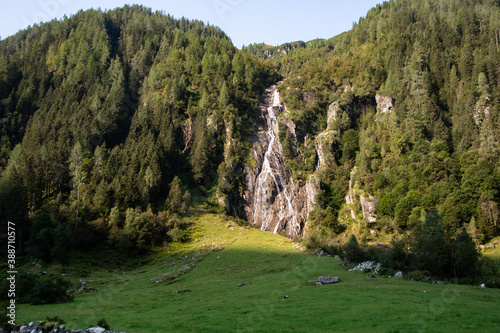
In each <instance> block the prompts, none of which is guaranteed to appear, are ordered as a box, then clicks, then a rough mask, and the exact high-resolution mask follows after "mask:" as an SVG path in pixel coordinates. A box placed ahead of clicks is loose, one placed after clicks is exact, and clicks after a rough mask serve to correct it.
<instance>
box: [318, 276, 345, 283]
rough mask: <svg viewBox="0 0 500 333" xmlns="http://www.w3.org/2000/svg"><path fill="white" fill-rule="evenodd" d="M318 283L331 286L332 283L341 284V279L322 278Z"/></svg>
mask: <svg viewBox="0 0 500 333" xmlns="http://www.w3.org/2000/svg"><path fill="white" fill-rule="evenodd" d="M318 281H319V282H320V283H321V284H330V283H339V282H340V278H338V277H336V276H335V277H325V276H320V277H319V278H318Z"/></svg>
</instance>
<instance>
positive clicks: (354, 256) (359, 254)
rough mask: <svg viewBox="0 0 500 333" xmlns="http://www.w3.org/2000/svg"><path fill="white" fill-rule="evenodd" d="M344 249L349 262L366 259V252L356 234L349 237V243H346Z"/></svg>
mask: <svg viewBox="0 0 500 333" xmlns="http://www.w3.org/2000/svg"><path fill="white" fill-rule="evenodd" d="M342 250H343V257H344V259H345V260H347V261H349V262H352V263H358V262H362V261H363V260H364V257H365V254H364V252H363V250H361V248H360V247H359V244H358V240H357V239H356V236H354V235H351V237H349V240H348V241H347V244H346V245H344V247H343V249H342Z"/></svg>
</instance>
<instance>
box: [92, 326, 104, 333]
mask: <svg viewBox="0 0 500 333" xmlns="http://www.w3.org/2000/svg"><path fill="white" fill-rule="evenodd" d="M105 330H106V329H105V328H102V327H91V328H89V329H88V332H89V333H102V332H104V331H105Z"/></svg>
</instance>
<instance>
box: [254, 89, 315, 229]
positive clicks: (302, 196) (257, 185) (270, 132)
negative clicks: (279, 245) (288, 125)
mask: <svg viewBox="0 0 500 333" xmlns="http://www.w3.org/2000/svg"><path fill="white" fill-rule="evenodd" d="M260 108H261V110H262V113H263V114H262V116H263V118H264V119H265V126H264V127H263V128H261V129H260V130H259V131H258V132H257V135H256V137H255V139H254V140H252V141H253V149H252V161H251V164H250V165H249V166H247V168H246V178H245V182H246V186H247V191H246V192H245V197H244V199H245V202H246V205H245V210H246V218H247V220H248V221H249V222H250V223H255V224H257V225H259V226H260V228H261V229H262V230H271V231H273V232H274V233H282V232H284V233H285V234H286V235H287V236H289V237H291V238H295V237H299V236H301V235H302V233H303V229H304V226H305V224H306V221H307V218H308V215H309V209H311V206H312V202H310V201H311V200H314V194H313V193H308V189H310V187H308V186H306V184H304V183H300V182H298V181H296V180H295V179H294V177H293V174H292V170H291V169H290V167H289V166H288V165H287V164H286V160H285V158H284V156H283V151H282V146H281V142H280V138H279V136H278V133H279V124H280V123H279V122H278V117H279V115H280V114H281V113H282V112H284V111H285V109H284V106H283V105H282V104H281V101H280V94H279V92H278V89H277V87H276V86H275V85H273V86H271V87H269V88H268V89H267V90H266V92H265V95H264V96H263V98H262V101H261V107H260ZM308 198H309V201H308ZM310 198H312V199H310Z"/></svg>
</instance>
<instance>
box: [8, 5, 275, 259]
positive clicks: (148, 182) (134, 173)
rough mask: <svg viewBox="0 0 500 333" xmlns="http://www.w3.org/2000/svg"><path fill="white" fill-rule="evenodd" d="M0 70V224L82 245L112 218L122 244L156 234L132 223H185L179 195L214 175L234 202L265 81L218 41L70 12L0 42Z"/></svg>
mask: <svg viewBox="0 0 500 333" xmlns="http://www.w3.org/2000/svg"><path fill="white" fill-rule="evenodd" d="M0 63H1V64H2V66H1V68H0V108H1V122H0V126H1V128H0V130H1V133H0V137H1V140H2V152H1V154H2V155H1V158H0V168H1V169H2V179H1V182H0V187H1V191H0V193H1V200H0V202H1V204H0V212H1V213H0V216H1V219H2V223H5V222H6V221H7V220H13V221H17V222H18V223H19V226H20V227H22V226H23V222H24V221H27V220H28V218H30V219H31V218H34V217H36V216H40V215H42V214H43V213H46V214H47V215H48V216H49V217H50V222H51V223H52V224H51V223H49V224H48V225H46V224H43V223H42V224H41V225H43V226H45V227H47V228H49V229H51V230H52V229H54V228H56V226H59V225H62V227H61V228H64V229H67V227H68V226H69V227H70V228H71V229H73V231H72V234H73V235H76V234H79V235H81V236H82V237H83V235H87V236H86V237H88V238H87V239H86V240H81V242H82V244H83V243H87V242H89V241H90V242H91V239H92V238H94V236H96V235H95V232H96V230H97V229H100V230H101V231H105V232H107V231H109V229H110V227H111V225H112V224H113V223H109V221H110V219H112V218H111V215H110V214H111V211H113V212H114V213H113V214H115V216H117V217H118V219H117V220H116V221H118V222H117V223H116V224H113V225H115V226H116V228H118V229H123V230H125V229H129V230H128V231H126V232H125V231H124V234H123V235H122V236H123V237H122V238H123V241H125V243H127V242H128V241H130V240H132V243H136V240H138V239H139V238H141V237H142V236H140V234H143V235H144V234H148V233H149V232H150V231H151V228H153V229H154V228H157V227H159V228H160V230H164V228H165V227H164V226H165V223H164V222H158V221H156V222H154V223H153V225H155V226H154V227H152V225H150V226H149V227H147V226H146V225H147V223H146V222H145V220H142V222H140V221H139V220H135V217H132V215H134V216H135V215H137V216H139V215H140V214H141V213H142V212H146V211H147V212H148V214H150V215H149V216H150V217H152V216H154V219H156V217H157V213H158V212H162V211H168V212H167V213H168V214H166V215H165V216H172V214H176V213H183V212H185V210H186V209H185V208H184V209H181V207H186V205H187V206H189V196H183V195H181V196H180V197H177V196H176V195H175V193H177V192H176V191H177V190H178V189H179V188H183V189H184V190H185V189H186V188H190V189H194V188H198V189H199V190H200V191H201V193H200V194H199V195H206V194H207V192H206V190H207V188H212V187H215V186H217V182H218V180H219V174H220V175H221V177H222V178H224V179H225V181H224V182H221V185H220V186H219V192H220V193H221V195H225V196H226V197H228V198H229V200H234V201H237V200H239V196H240V192H241V191H240V188H241V187H242V182H240V181H239V178H238V174H239V170H240V169H241V168H242V165H243V159H244V158H246V156H247V155H248V150H249V148H250V145H249V143H248V142H246V140H245V139H243V138H246V137H248V134H249V133H250V131H251V125H250V121H251V120H252V118H254V117H258V113H257V112H256V106H257V103H258V98H259V96H260V94H261V92H262V91H263V90H264V88H265V87H267V86H268V85H269V84H270V82H272V81H274V76H275V74H274V72H273V70H272V68H271V66H270V65H269V64H265V63H264V62H263V61H260V60H258V59H257V58H255V57H251V56H249V55H248V54H247V53H244V52H241V51H238V50H237V49H236V48H235V47H234V46H233V45H232V43H231V41H230V40H229V38H228V37H227V36H226V35H225V34H224V33H223V32H222V31H221V30H220V29H218V28H216V27H213V26H207V25H205V24H204V23H202V22H199V21H189V20H186V19H181V20H176V19H174V18H172V17H171V16H169V15H165V14H164V13H160V12H152V11H151V10H150V9H148V8H144V7H140V6H133V7H129V6H125V7H124V8H118V9H115V10H111V11H107V12H102V11H99V10H89V11H85V12H84V11H80V12H79V13H77V14H76V15H74V16H72V17H70V18H65V19H64V20H61V21H55V20H54V21H51V22H49V23H45V24H41V25H40V26H37V25H36V26H34V27H32V28H30V29H27V30H25V31H21V32H20V33H18V34H17V35H15V36H12V37H10V38H7V39H5V40H2V41H0ZM268 81H269V82H268ZM229 141H233V142H235V147H237V149H236V150H234V151H228V152H226V154H224V149H225V147H226V145H225V144H226V142H229ZM219 170H220V173H219V172H218V171H219ZM174 184H175V186H174ZM172 189H173V190H172ZM169 194H170V196H169ZM177 199H179V200H181V201H185V202H184V203H182V204H178V203H179V200H177ZM176 200H177V201H176ZM127 212H129V213H127ZM126 215H128V216H129V221H135V222H133V223H128V222H127V223H125V218H126ZM42 220H43V218H42ZM44 223H45V222H44ZM51 225H52V227H50V226H51ZM45 227H42V229H43V228H45ZM147 229H149V231H146V230H147ZM141 230H142V231H141ZM26 231H27V230H26ZM51 232H52V231H51ZM99 232H100V231H98V233H99ZM118 233H121V232H118ZM125 233H126V234H127V235H125ZM92 235H94V236H92ZM120 237H121V236H120ZM162 237H165V235H164V234H163V236H162ZM146 238H147V239H148V240H147V241H145V243H150V240H149V238H150V237H149V236H148V237H146ZM126 239H128V240H126ZM33 242H34V243H36V242H35V240H33ZM140 242H143V241H140ZM154 242H155V241H153V242H152V243H154ZM64 243H67V242H64ZM61 252H64V251H61ZM47 256H48V257H51V256H52V255H51V254H50V251H49V253H48V254H47Z"/></svg>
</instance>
